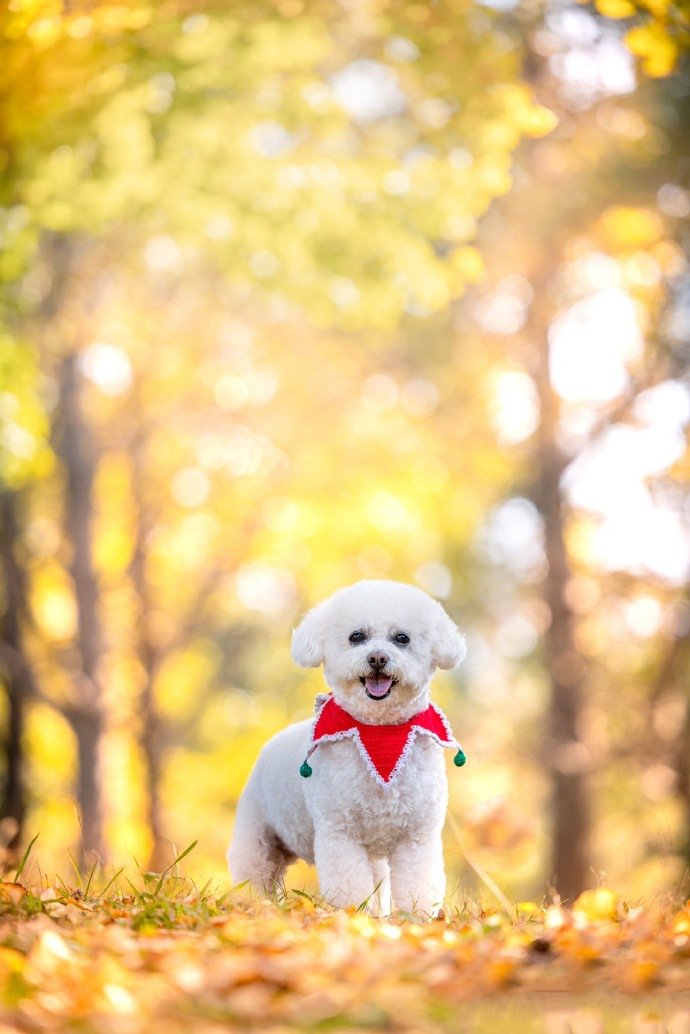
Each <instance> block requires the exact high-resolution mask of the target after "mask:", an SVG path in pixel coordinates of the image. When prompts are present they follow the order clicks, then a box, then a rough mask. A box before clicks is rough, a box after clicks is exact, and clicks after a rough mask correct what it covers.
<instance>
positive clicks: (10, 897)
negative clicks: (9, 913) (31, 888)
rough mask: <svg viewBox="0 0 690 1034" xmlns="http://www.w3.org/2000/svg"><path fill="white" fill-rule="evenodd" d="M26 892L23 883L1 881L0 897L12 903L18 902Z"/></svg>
mask: <svg viewBox="0 0 690 1034" xmlns="http://www.w3.org/2000/svg"><path fill="white" fill-rule="evenodd" d="M26 893H27V890H26V887H22V885H21V883H0V897H1V898H2V900H3V901H9V902H10V904H12V905H16V904H18V903H19V902H20V901H21V900H22V898H23V897H25V895H26Z"/></svg>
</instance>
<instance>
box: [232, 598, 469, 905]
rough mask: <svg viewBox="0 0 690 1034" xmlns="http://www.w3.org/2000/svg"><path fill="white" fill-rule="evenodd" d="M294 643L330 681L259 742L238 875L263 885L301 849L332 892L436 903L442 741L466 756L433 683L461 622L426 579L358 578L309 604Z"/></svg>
mask: <svg viewBox="0 0 690 1034" xmlns="http://www.w3.org/2000/svg"><path fill="white" fill-rule="evenodd" d="M292 654H293V657H294V659H295V661H296V662H297V663H298V664H300V665H302V667H317V666H318V665H320V664H323V666H324V674H325V676H326V681H327V683H328V685H329V687H330V689H331V691H332V692H331V694H329V695H328V696H326V697H320V698H319V699H318V700H317V707H318V708H319V709H318V711H317V716H316V718H315V719H314V720H313V721H311V720H308V721H304V722H299V723H297V724H295V725H290V726H288V728H286V729H284V730H283V731H282V732H279V733H278V734H277V735H276V736H274V737H273V739H271V740H270V741H269V742H268V743H267V744H266V746H265V747H264V749H263V750H262V751H261V754H260V756H259V758H258V761H257V763H256V765H255V767H254V770H253V771H252V773H251V775H250V777H249V781H248V782H247V785H246V787H245V789H244V791H243V793H242V796H241V798H240V801H239V804H238V807H237V817H236V822H235V832H234V837H233V840H232V843H231V845H230V848H229V850H228V862H229V865H230V869H231V872H232V875H233V878H234V880H235V881H236V882H238V883H240V882H245V881H250V882H251V883H252V884H253V885H254V886H255V887H257V888H259V889H260V890H263V891H264V892H265V891H268V890H270V889H271V888H272V887H273V886H274V885H275V883H276V881H277V880H279V879H280V878H281V877H282V875H283V873H284V871H285V868H286V866H287V865H288V864H289V863H290V862H291V861H294V860H295V859H296V858H303V859H305V860H306V861H308V862H312V863H314V862H315V863H316V868H317V871H318V876H319V883H320V887H321V892H322V894H323V895H324V897H325V898H326V900H327V901H329V902H330V903H331V904H334V905H338V906H345V905H360V904H363V903H364V902H368V903H369V905H368V907H369V908H370V909H371V910H372V911H374V910H379V911H382V912H386V911H388V910H389V907H390V897H391V894H392V899H393V903H394V905H395V907H396V908H398V909H404V910H408V911H417V912H421V913H426V914H432V913H433V911H434V910H435V909H438V907H439V906H440V904H441V902H442V900H443V896H444V892H445V871H444V865H443V850H442V845H441V831H442V827H443V822H444V818H445V813H446V805H447V798H448V785H447V780H446V772H445V764H444V759H443V749H442V748H443V747H450V746H454V747H455V748H456V749H457V750H458V753H457V754H456V757H455V762H456V764H457V765H461V764H463V763H464V760H465V758H464V754H462V751H460V750H459V748H458V745H457V743H456V742H455V740H454V739H453V736H452V733H451V730H450V726H449V724H448V722H447V719H446V718H445V716H444V715H443V713H442V712H441V711H440V710H439V709H438V708H437V707H436V706H435V705H434V704H431V702H430V698H429V684H430V682H431V677H432V675H433V673H434V671H435V669H436V668H453V667H455V665H457V664H459V663H460V661H461V660H462V659H463V657H464V655H465V642H464V639H463V637H462V635H461V634H460V632H459V631H458V629H457V628H456V626H455V625H454V624H453V622H452V621H451V620H450V618H449V617H448V615H447V614H446V612H445V611H444V609H443V607H442V606H441V605H440V603H437V602H436V601H435V600H433V599H432V598H431V597H430V596H427V594H426V593H425V592H422V591H421V589H416V588H414V587H413V586H411V585H404V584H401V583H400V582H392V581H364V582H358V583H357V584H356V585H352V586H350V587H349V588H346V589H341V590H340V591H339V592H336V593H335V594H334V595H333V596H331V597H330V598H329V599H327V600H326V601H325V602H324V603H321V604H320V605H319V606H317V607H315V608H314V609H313V610H311V611H310V612H309V613H308V614H307V615H306V617H305V618H304V620H303V621H302V623H301V624H300V626H299V627H298V628H297V629H296V630H295V632H294V633H293V640H292ZM317 748H318V749H317ZM375 892H377V893H376V894H375ZM377 898H378V901H377V900H376V899H377Z"/></svg>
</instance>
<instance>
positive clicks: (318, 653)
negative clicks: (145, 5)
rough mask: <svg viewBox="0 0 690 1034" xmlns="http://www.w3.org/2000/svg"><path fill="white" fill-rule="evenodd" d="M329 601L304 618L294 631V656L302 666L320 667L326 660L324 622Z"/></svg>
mask: <svg viewBox="0 0 690 1034" xmlns="http://www.w3.org/2000/svg"><path fill="white" fill-rule="evenodd" d="M327 607H328V601H326V602H325V603H320V604H319V605H318V607H314V608H313V610H310V611H309V613H308V614H305V616H304V617H303V618H302V621H301V623H300V624H299V625H298V626H297V628H296V629H295V630H294V632H293V633H292V657H293V660H294V661H295V662H296V663H297V664H299V666H300V667H301V668H318V666H319V665H320V664H323V661H324V652H323V642H324V623H325V619H326V609H327Z"/></svg>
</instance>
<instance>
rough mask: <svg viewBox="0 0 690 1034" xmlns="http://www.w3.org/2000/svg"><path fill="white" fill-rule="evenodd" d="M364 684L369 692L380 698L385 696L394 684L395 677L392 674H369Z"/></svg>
mask: <svg viewBox="0 0 690 1034" xmlns="http://www.w3.org/2000/svg"><path fill="white" fill-rule="evenodd" d="M364 685H365V686H366V687H367V693H368V694H369V695H370V696H372V697H376V698H377V699H380V698H381V697H385V695H386V693H387V692H388V690H389V689H390V688H391V686H392V685H393V679H392V678H391V677H390V675H367V677H366V678H365V680H364Z"/></svg>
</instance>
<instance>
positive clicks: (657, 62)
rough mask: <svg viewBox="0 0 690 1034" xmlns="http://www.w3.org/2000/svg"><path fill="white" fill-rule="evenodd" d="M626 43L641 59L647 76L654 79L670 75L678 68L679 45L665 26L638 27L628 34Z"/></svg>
mask: <svg viewBox="0 0 690 1034" xmlns="http://www.w3.org/2000/svg"><path fill="white" fill-rule="evenodd" d="M625 43H626V45H627V47H628V49H629V50H630V51H631V52H632V53H633V54H635V55H636V56H637V57H639V58H640V59H641V61H642V67H643V69H644V71H645V72H646V73H647V75H651V76H652V77H653V78H661V77H663V76H665V75H670V74H671V72H672V71H673V70H674V68H675V67H676V62H677V60H678V45H677V43H676V42H675V40H674V39H672V37H671V36H670V35H669V33H668V30H667V29H666V28H665V27H664V26H663V25H660V24H658V23H650V24H648V25H638V26H637V27H636V28H634V29H631V30H630V32H628V33H627V34H626V37H625Z"/></svg>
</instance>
